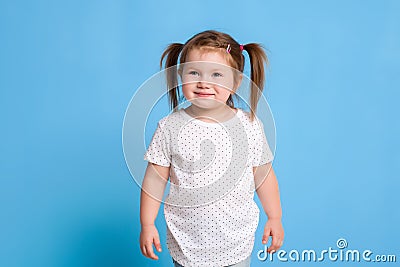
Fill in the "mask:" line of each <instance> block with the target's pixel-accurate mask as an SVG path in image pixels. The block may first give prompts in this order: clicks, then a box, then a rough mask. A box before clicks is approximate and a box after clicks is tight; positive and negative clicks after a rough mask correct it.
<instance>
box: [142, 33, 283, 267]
mask: <svg viewBox="0 0 400 267" xmlns="http://www.w3.org/2000/svg"><path fill="white" fill-rule="evenodd" d="M244 51H246V52H247V53H248V55H249V58H250V64H251V67H250V69H251V70H250V71H251V75H250V76H251V80H252V82H253V84H252V85H251V86H250V91H251V92H250V93H251V94H250V99H251V100H250V106H251V110H250V112H247V111H244V110H243V109H240V108H235V106H234V101H233V98H232V97H233V96H234V95H235V91H236V90H237V88H238V87H239V85H240V83H241V80H242V77H243V76H242V74H243V68H244V61H245V60H244V56H243V54H242V53H243V52H244ZM164 58H165V59H166V60H165V68H166V70H167V74H168V77H167V80H168V85H169V90H168V96H169V101H170V104H171V106H172V108H173V112H172V113H171V114H170V115H168V116H166V117H164V118H162V119H161V120H160V121H159V123H158V127H157V130H156V131H155V133H154V135H153V138H152V140H151V142H150V145H149V147H148V149H147V151H146V153H145V155H144V159H145V160H147V161H148V166H147V169H146V173H145V177H144V180H143V185H142V191H141V204H140V222H141V226H142V229H141V233H140V249H141V251H142V253H143V255H145V256H146V257H149V258H152V259H158V256H157V255H156V254H155V253H154V252H153V244H154V246H155V248H156V249H157V251H158V252H161V245H160V238H159V234H158V231H157V228H156V227H155V224H154V222H155V219H156V217H157V214H158V210H159V207H160V202H161V201H162V196H163V194H164V190H165V187H166V184H167V182H168V180H169V179H170V185H171V188H170V191H169V194H168V196H167V198H166V201H165V204H164V214H165V220H166V223H167V247H168V250H169V251H170V254H171V256H172V261H173V263H174V265H175V267H179V266H207V267H210V266H218V267H220V266H237V267H238V266H250V256H251V253H252V250H253V247H254V240H255V232H256V229H257V225H258V221H259V208H258V207H257V205H256V203H255V202H254V199H253V198H254V190H256V192H257V195H258V197H259V199H260V202H261V203H262V206H263V209H264V211H265V213H266V214H267V216H268V221H267V223H266V225H265V228H264V235H263V238H262V242H263V244H266V243H267V242H268V238H269V236H271V237H272V242H271V246H270V247H269V249H268V252H270V253H273V252H274V251H277V250H278V249H279V248H280V247H281V246H282V243H283V237H284V231H283V227H282V222H281V217H282V211H281V205H280V198H279V189H278V183H277V179H276V177H275V174H274V171H273V169H272V166H271V162H272V159H273V155H272V152H271V150H270V148H269V146H268V143H267V140H266V136H265V133H264V129H263V125H262V123H261V121H259V120H258V118H257V116H256V115H255V111H256V107H257V103H258V100H259V97H260V92H261V90H262V89H263V85H264V64H266V63H267V57H266V54H265V52H264V50H263V49H262V48H261V46H260V45H258V44H255V43H250V44H245V45H240V44H239V43H238V42H236V41H235V40H234V39H233V38H232V37H231V36H229V35H227V34H225V33H221V32H217V31H204V32H201V33H199V34H197V35H195V36H193V37H192V38H191V39H189V40H188V41H187V42H186V43H185V44H179V43H174V44H171V45H169V46H168V48H167V49H166V50H165V52H164V53H163V55H162V57H161V63H160V64H161V66H162V63H163V60H164ZM178 63H179V68H178V67H177V64H178ZM178 75H179V77H180V78H181V80H182V93H183V95H184V97H185V98H186V99H187V100H188V101H190V104H191V105H190V106H188V107H187V108H181V109H178V106H179V100H180V91H179V86H178Z"/></svg>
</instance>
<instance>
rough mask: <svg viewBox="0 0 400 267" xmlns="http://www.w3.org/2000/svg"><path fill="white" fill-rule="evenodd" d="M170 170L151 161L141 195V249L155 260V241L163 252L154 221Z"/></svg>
mask: <svg viewBox="0 0 400 267" xmlns="http://www.w3.org/2000/svg"><path fill="white" fill-rule="evenodd" d="M169 171H170V167H163V166H160V165H156V164H153V163H150V162H149V163H148V165H147V168H146V173H145V175H144V179H143V184H142V190H141V195H140V224H141V226H142V230H141V232H140V249H141V251H142V253H143V255H145V256H146V257H149V258H152V259H155V260H157V259H158V257H157V255H155V254H154V252H153V243H154V245H155V247H156V248H157V250H158V251H159V252H161V245H160V238H159V235H158V231H157V228H156V227H155V224H154V222H155V220H156V217H157V214H158V210H159V208H160V204H161V201H162V197H163V195H164V191H165V186H166V184H167V182H168V178H169Z"/></svg>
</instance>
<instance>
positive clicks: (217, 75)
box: [213, 72, 224, 77]
mask: <svg viewBox="0 0 400 267" xmlns="http://www.w3.org/2000/svg"><path fill="white" fill-rule="evenodd" d="M213 76H214V77H223V76H224V75H222V73H219V72H214V73H213Z"/></svg>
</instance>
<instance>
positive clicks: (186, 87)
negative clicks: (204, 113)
mask: <svg viewBox="0 0 400 267" xmlns="http://www.w3.org/2000/svg"><path fill="white" fill-rule="evenodd" d="M190 92H191V89H190V84H184V85H182V93H183V95H184V96H185V97H186V98H188V96H189V95H190Z"/></svg>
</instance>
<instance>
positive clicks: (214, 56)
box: [185, 48, 229, 66]
mask: <svg viewBox="0 0 400 267" xmlns="http://www.w3.org/2000/svg"><path fill="white" fill-rule="evenodd" d="M189 61H209V62H214V63H219V64H223V65H227V66H229V62H228V60H227V57H226V55H224V54H223V52H222V51H220V50H215V49H213V50H211V49H198V48H194V49H191V50H190V51H189V52H188V54H187V57H186V60H185V62H189Z"/></svg>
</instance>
